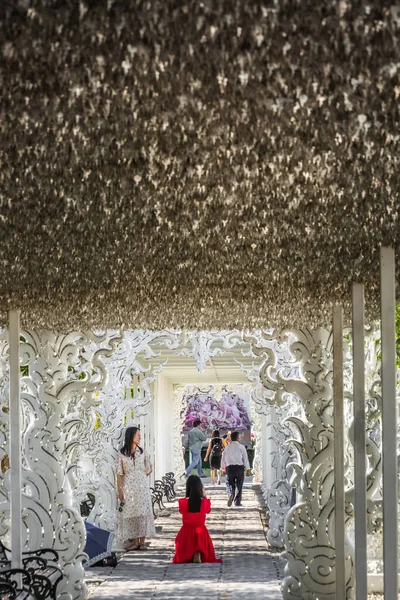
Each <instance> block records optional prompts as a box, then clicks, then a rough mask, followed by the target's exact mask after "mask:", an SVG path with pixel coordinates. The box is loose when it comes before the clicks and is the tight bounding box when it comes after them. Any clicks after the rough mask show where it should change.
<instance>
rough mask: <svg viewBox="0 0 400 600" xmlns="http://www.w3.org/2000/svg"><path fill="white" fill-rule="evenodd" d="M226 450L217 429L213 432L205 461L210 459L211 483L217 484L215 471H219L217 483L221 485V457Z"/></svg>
mask: <svg viewBox="0 0 400 600" xmlns="http://www.w3.org/2000/svg"><path fill="white" fill-rule="evenodd" d="M223 451H224V445H223V441H222V438H221V436H220V435H219V430H218V429H215V430H214V431H213V433H212V436H211V440H210V443H209V444H208V448H207V453H206V456H205V458H204V462H207V460H208V459H210V469H211V485H214V484H215V473H217V484H218V485H221V458H222V452H223Z"/></svg>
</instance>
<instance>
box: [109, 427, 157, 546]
mask: <svg viewBox="0 0 400 600" xmlns="http://www.w3.org/2000/svg"><path fill="white" fill-rule="evenodd" d="M139 444H140V429H138V428H137V427H128V428H127V429H126V432H125V443H124V445H123V446H122V448H121V450H120V452H119V453H118V462H117V485H118V500H119V502H120V504H119V511H120V515H121V521H120V525H121V528H122V531H121V534H120V535H121V537H122V539H123V541H124V543H125V545H126V546H127V550H145V549H146V547H145V545H144V543H145V540H146V538H150V537H154V536H155V534H156V530H155V527H154V515H153V505H152V501H151V493H150V486H149V475H150V473H151V472H152V471H153V467H152V466H151V463H150V459H149V457H148V455H147V452H145V451H144V450H143V448H141V447H140V446H139Z"/></svg>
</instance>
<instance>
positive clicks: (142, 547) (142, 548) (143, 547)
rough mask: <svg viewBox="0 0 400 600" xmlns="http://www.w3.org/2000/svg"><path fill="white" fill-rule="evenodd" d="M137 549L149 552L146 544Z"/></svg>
mask: <svg viewBox="0 0 400 600" xmlns="http://www.w3.org/2000/svg"><path fill="white" fill-rule="evenodd" d="M137 549H138V550H147V548H146V546H145V545H144V544H140V546H138V547H137Z"/></svg>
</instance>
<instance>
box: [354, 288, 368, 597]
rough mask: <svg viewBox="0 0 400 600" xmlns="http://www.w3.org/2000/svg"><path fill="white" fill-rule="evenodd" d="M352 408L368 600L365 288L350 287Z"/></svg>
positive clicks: (359, 575) (363, 590)
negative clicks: (351, 299)
mask: <svg viewBox="0 0 400 600" xmlns="http://www.w3.org/2000/svg"><path fill="white" fill-rule="evenodd" d="M353 405H354V489H355V501H354V511H355V581H356V597H357V600H367V593H368V587H367V474H366V465H367V456H366V446H365V361H364V285H363V284H361V283H354V284H353Z"/></svg>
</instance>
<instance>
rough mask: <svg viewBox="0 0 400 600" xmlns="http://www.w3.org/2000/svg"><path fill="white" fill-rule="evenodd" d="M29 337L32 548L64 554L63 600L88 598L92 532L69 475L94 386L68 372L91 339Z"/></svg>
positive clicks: (26, 507) (27, 474)
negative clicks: (81, 408) (83, 408)
mask: <svg viewBox="0 0 400 600" xmlns="http://www.w3.org/2000/svg"><path fill="white" fill-rule="evenodd" d="M23 337H24V339H25V343H23V344H22V347H21V353H22V355H23V356H25V360H23V363H24V364H27V365H28V368H29V376H28V377H25V378H24V379H23V383H24V388H23V389H24V391H23V394H22V401H23V405H24V414H25V421H26V425H25V435H24V439H23V448H24V459H25V462H26V465H27V469H24V471H23V482H24V490H25V493H24V495H23V517H24V519H25V524H26V527H27V529H28V530H29V545H30V547H31V548H32V549H35V548H37V547H39V546H44V547H55V548H56V549H57V550H58V552H59V556H60V562H61V565H62V568H63V573H64V578H63V580H62V582H61V583H60V584H59V588H58V593H59V595H58V598H60V599H61V600H83V598H85V586H84V583H83V577H84V570H83V567H82V560H83V558H84V556H83V550H84V546H85V537H86V532H85V527H84V524H83V521H82V519H81V516H80V514H79V513H78V512H77V511H76V510H74V509H73V505H72V497H71V493H70V488H69V482H68V477H67V473H68V469H69V468H70V467H71V466H72V464H73V455H74V450H75V445H76V444H77V443H78V440H79V437H80V427H81V425H82V422H81V420H80V419H77V413H76V412H75V410H76V406H77V404H79V403H80V402H82V401H84V402H86V403H88V404H90V400H91V397H92V391H91V390H90V387H91V386H92V383H91V380H90V378H89V377H88V378H85V379H82V380H73V379H71V378H70V377H69V370H68V369H69V367H70V368H72V369H73V367H74V366H76V365H77V363H78V362H79V358H78V355H79V345H78V344H79V343H82V341H83V340H85V339H86V337H85V336H84V335H83V334H79V333H71V334H69V335H64V334H58V333H55V332H51V331H46V332H23ZM92 389H94V388H93V386H92Z"/></svg>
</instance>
